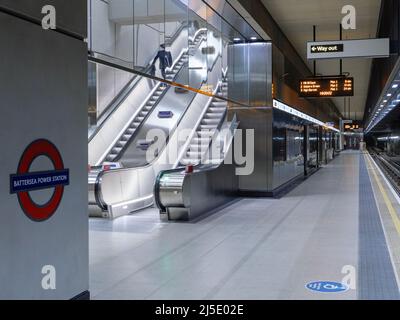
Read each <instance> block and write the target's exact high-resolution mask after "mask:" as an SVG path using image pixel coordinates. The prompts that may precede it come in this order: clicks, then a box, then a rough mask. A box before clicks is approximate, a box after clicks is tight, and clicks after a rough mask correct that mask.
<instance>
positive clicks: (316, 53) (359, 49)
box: [307, 38, 390, 60]
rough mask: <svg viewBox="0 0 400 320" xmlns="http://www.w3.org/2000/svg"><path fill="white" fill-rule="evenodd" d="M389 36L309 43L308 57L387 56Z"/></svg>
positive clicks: (388, 53) (310, 58) (388, 52)
mask: <svg viewBox="0 0 400 320" xmlns="http://www.w3.org/2000/svg"><path fill="white" fill-rule="evenodd" d="M389 55H390V40H389V38H382V39H364V40H341V41H319V42H308V43H307V59H309V60H315V59H344V58H387V57H389Z"/></svg>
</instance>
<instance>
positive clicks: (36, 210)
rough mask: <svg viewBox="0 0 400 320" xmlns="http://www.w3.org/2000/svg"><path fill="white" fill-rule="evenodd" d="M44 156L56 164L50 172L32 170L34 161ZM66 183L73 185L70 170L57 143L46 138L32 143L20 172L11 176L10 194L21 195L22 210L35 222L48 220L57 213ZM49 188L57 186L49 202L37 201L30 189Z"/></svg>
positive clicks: (24, 155) (19, 199)
mask: <svg viewBox="0 0 400 320" xmlns="http://www.w3.org/2000/svg"><path fill="white" fill-rule="evenodd" d="M40 156H44V157H47V158H48V159H49V160H50V161H51V163H52V164H53V167H52V168H51V167H50V168H49V170H46V171H36V172H31V171H30V167H31V165H32V163H33V162H34V161H35V159H37V158H38V157H40ZM66 185H69V170H68V169H65V168H64V163H63V160H62V157H61V154H60V152H59V151H58V149H57V148H56V146H55V145H54V144H53V143H51V142H50V141H48V140H46V139H39V140H36V141H34V142H32V143H31V144H30V145H29V146H28V147H27V148H26V149H25V151H24V153H23V154H22V157H21V159H20V161H19V164H18V168H17V173H16V174H11V175H10V193H11V194H16V195H17V197H18V201H19V204H20V206H21V209H22V210H23V211H24V213H25V214H26V216H27V217H29V218H30V219H32V220H34V221H45V220H47V219H49V218H50V217H51V216H52V215H53V214H54V213H55V212H56V210H57V208H58V207H59V205H60V203H61V200H62V197H63V194H64V187H65V186H66ZM45 189H53V194H52V196H51V197H50V199H49V200H48V202H47V203H45V204H37V203H35V201H33V200H32V198H31V195H30V192H31V191H36V190H45Z"/></svg>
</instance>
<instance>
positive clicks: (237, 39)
mask: <svg viewBox="0 0 400 320" xmlns="http://www.w3.org/2000/svg"><path fill="white" fill-rule="evenodd" d="M241 40H242V39H240V38H233V41H241Z"/></svg>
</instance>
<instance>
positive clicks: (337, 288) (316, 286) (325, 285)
mask: <svg viewBox="0 0 400 320" xmlns="http://www.w3.org/2000/svg"><path fill="white" fill-rule="evenodd" d="M306 288H307V289H308V290H311V291H316V292H323V293H339V292H345V291H347V290H349V288H348V286H346V285H344V284H342V283H340V282H332V281H315V282H310V283H308V284H307V285H306Z"/></svg>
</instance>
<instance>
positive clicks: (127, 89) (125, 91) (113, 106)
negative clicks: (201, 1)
mask: <svg viewBox="0 0 400 320" xmlns="http://www.w3.org/2000/svg"><path fill="white" fill-rule="evenodd" d="M186 27H187V24H186V23H182V24H181V26H180V27H179V28H178V29H177V30H176V32H175V33H174V35H173V36H172V37H171V40H170V41H171V45H172V44H173V43H174V42H175V40H176V39H177V38H178V36H179V35H180V34H181V32H182V31H183V30H184V29H185V28H186ZM92 53H93V54H92ZM96 54H99V53H98V52H95V51H89V53H88V58H89V61H92V62H94V63H101V61H103V62H107V63H103V64H104V65H106V66H109V67H111V68H115V69H119V70H122V71H127V70H126V69H132V70H134V68H129V67H126V66H123V65H120V67H118V66H119V65H118V64H116V63H112V62H110V61H107V60H104V59H100V58H98V57H96ZM100 54H101V55H103V56H106V57H109V58H111V60H119V61H122V62H124V63H128V64H131V63H130V62H128V61H126V60H123V59H120V58H116V57H112V56H111V55H108V54H104V53H100ZM155 54H156V53H155ZM155 54H154V55H153V56H155ZM152 59H153V58H151V59H150V60H149V62H148V65H147V67H144V70H142V71H141V73H144V74H147V73H148V72H149V71H150V69H151V65H150V63H151V60H152ZM111 64H112V66H111ZM132 65H133V63H132ZM133 74H135V75H134V77H133V78H132V79H131V80H130V81H129V82H128V83H127V84H126V85H125V86H124V87H123V88H122V89H121V90H120V92H119V93H118V94H117V95H116V96H115V97H114V99H113V100H112V101H111V102H110V103H109V105H108V106H107V107H106V109H105V110H104V111H103V112H102V115H103V114H106V113H107V115H106V117H105V118H104V120H101V121H100V122H101V123H100V125H98V126H97V127H96V129H95V130H94V131H93V132H92V133H91V135H90V137H89V142H91V141H92V140H93V138H94V137H95V136H96V134H97V133H98V132H99V131H100V130H101V129H102V127H103V125H104V124H105V123H106V122H107V120H108V119H109V118H110V117H111V116H112V115H113V114H114V112H115V111H116V110H117V109H118V107H119V106H120V105H121V104H122V103H123V102H124V101H125V100H126V98H127V97H128V96H129V94H130V93H131V92H132V90H134V89H135V88H136V86H137V84H138V83H139V81H140V80H141V79H142V77H141V76H140V74H139V73H133ZM109 110H111V112H109ZM100 117H101V116H100Z"/></svg>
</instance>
